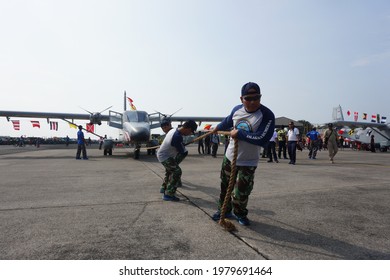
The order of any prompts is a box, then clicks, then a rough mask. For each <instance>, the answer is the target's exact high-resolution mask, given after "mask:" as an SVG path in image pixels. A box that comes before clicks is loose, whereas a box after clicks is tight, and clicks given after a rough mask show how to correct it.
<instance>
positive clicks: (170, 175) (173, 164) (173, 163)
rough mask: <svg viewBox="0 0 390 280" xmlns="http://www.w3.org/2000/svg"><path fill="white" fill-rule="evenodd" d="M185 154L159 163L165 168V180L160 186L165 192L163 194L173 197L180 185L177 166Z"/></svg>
mask: <svg viewBox="0 0 390 280" xmlns="http://www.w3.org/2000/svg"><path fill="white" fill-rule="evenodd" d="M186 156H187V154H178V155H177V156H176V157H175V158H172V157H170V158H168V159H167V160H165V161H163V162H161V164H162V165H163V166H164V167H165V178H164V181H163V184H162V188H164V190H165V194H167V195H170V196H174V195H175V193H176V189H177V186H178V185H179V184H181V174H182V171H181V168H180V166H179V164H180V163H181V162H182V161H183V159H184V158H185V157H186Z"/></svg>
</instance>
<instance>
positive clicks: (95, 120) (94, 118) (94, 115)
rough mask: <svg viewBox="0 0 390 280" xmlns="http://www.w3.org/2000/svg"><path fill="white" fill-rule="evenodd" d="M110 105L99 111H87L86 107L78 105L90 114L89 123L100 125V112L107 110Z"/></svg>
mask: <svg viewBox="0 0 390 280" xmlns="http://www.w3.org/2000/svg"><path fill="white" fill-rule="evenodd" d="M111 107H112V106H110V107H108V108H106V109H104V110H103V111H100V112H91V111H88V110H87V109H84V108H82V107H80V108H81V109H83V110H84V111H86V112H88V113H89V114H90V116H89V121H90V124H98V125H101V124H102V115H101V114H102V113H103V112H104V111H107V110H108V109H110V108H111Z"/></svg>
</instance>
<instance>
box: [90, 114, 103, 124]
mask: <svg viewBox="0 0 390 280" xmlns="http://www.w3.org/2000/svg"><path fill="white" fill-rule="evenodd" d="M89 123H90V124H97V125H101V124H102V114H100V113H92V114H91V115H90V116H89Z"/></svg>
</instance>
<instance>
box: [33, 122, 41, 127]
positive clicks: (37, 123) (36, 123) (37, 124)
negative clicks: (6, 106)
mask: <svg viewBox="0 0 390 280" xmlns="http://www.w3.org/2000/svg"><path fill="white" fill-rule="evenodd" d="M31 124H32V127H38V128H41V125H40V124H39V121H31Z"/></svg>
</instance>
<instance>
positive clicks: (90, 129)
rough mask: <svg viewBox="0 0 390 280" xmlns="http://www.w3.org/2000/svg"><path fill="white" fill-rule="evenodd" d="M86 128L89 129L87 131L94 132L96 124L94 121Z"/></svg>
mask: <svg viewBox="0 0 390 280" xmlns="http://www.w3.org/2000/svg"><path fill="white" fill-rule="evenodd" d="M86 129H87V132H91V133H94V132H95V125H94V124H93V123H87V125H86Z"/></svg>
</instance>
